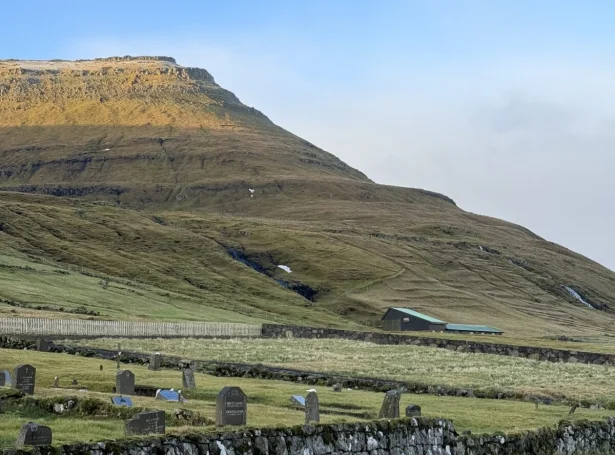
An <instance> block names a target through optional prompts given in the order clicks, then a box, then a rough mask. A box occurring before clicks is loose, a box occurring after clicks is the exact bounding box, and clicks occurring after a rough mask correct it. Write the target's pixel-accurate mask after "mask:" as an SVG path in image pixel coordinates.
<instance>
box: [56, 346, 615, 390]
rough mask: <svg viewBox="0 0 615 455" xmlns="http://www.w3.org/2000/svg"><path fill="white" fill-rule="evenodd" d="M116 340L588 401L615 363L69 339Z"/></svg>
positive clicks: (612, 382) (410, 350)
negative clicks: (589, 363)
mask: <svg viewBox="0 0 615 455" xmlns="http://www.w3.org/2000/svg"><path fill="white" fill-rule="evenodd" d="M118 342H121V345H122V349H124V350H126V351H141V352H154V351H158V352H162V353H166V354H169V355H176V356H183V357H187V358H192V359H203V360H219V361H224V362H243V363H262V364H265V365H273V366H283V367H289V368H297V369H301V370H311V371H319V372H335V373H340V374H347V375H350V376H372V377H378V378H387V379H396V380H402V381H409V382H413V381H415V382H420V383H425V384H430V385H448V386H455V387H460V388H463V387H467V388H495V389H500V390H506V391H509V390H510V391H519V392H522V393H523V394H527V395H532V394H542V395H550V396H553V397H559V396H562V395H565V396H566V397H569V398H573V399H580V400H581V399H582V400H589V401H591V402H615V368H613V367H609V366H600V365H585V364H571V363H550V362H538V361H533V360H528V359H520V358H515V357H508V356H498V355H489V354H464V353H458V352H453V351H449V350H446V349H436V348H427V347H416V346H383V345H377V344H372V343H363V342H356V341H347V340H300V339H279V340H278V339H275V340H270V339H241V340H237V339H236V340H194V339H193V340H189V339H183V340H163V339H146V340H134V339H132V340H131V339H122V340H117V339H96V340H78V341H73V342H72V343H73V344H76V345H87V346H95V347H101V348H107V349H116V347H117V343H118ZM65 343H68V344H70V343H71V342H70V341H68V340H67V341H65Z"/></svg>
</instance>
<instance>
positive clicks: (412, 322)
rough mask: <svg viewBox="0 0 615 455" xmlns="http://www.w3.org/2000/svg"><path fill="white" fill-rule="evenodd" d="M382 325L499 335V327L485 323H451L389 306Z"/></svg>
mask: <svg viewBox="0 0 615 455" xmlns="http://www.w3.org/2000/svg"><path fill="white" fill-rule="evenodd" d="M382 327H383V329H384V330H387V331H390V332H406V331H430V332H452V333H470V334H475V333H476V334H491V335H501V334H502V333H504V332H502V331H501V330H499V329H496V328H493V327H489V326H486V325H473V324H451V323H447V322H444V321H441V320H440V319H436V318H434V317H431V316H428V315H426V314H423V313H419V312H418V311H414V310H412V309H410V308H400V307H394V308H389V309H388V310H387V311H386V313H384V316H382Z"/></svg>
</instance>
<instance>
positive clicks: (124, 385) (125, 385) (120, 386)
mask: <svg viewBox="0 0 615 455" xmlns="http://www.w3.org/2000/svg"><path fill="white" fill-rule="evenodd" d="M115 391H116V392H117V393H119V394H120V395H134V394H135V375H134V374H133V373H132V371H130V370H120V371H118V372H117V375H116V377H115Z"/></svg>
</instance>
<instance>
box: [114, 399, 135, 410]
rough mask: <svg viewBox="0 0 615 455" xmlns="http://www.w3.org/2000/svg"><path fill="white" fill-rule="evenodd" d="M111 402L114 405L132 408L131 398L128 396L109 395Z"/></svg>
mask: <svg viewBox="0 0 615 455" xmlns="http://www.w3.org/2000/svg"><path fill="white" fill-rule="evenodd" d="M111 402H112V403H113V404H114V405H116V406H125V407H127V408H132V406H133V405H132V399H131V398H130V397H111Z"/></svg>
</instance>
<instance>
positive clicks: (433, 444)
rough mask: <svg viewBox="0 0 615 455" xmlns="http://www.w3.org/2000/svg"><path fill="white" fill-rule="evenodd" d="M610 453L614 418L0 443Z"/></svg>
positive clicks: (70, 452)
mask: <svg viewBox="0 0 615 455" xmlns="http://www.w3.org/2000/svg"><path fill="white" fill-rule="evenodd" d="M613 453H615V420H614V419H611V418H609V419H606V420H604V421H600V422H587V421H581V422H574V423H571V422H560V424H559V425H558V426H557V428H542V429H539V430H536V431H528V432H525V433H520V434H511V435H505V434H497V433H496V434H490V435H476V436H474V435H464V436H460V435H459V434H458V433H457V432H456V431H455V428H454V426H453V423H452V422H450V421H448V420H444V419H428V418H413V419H401V420H393V421H388V420H380V421H376V422H360V423H352V424H337V425H315V426H311V425H305V426H296V427H291V428H277V429H260V430H259V429H246V430H240V431H236V432H227V433H214V434H204V433H201V434H199V433H195V434H186V435H165V436H158V437H154V436H150V437H145V438H135V439H122V440H116V441H104V442H96V443H77V444H66V445H62V446H39V447H34V448H27V449H12V448H9V449H3V450H2V451H0V455H26V454H34V455H107V454H109V455H110V454H113V455H134V454H139V455H161V454H166V455H367V454H369V455H401V454H403V455H424V454H430V455H513V454H526V455H548V454H554V455H582V454H583V455H592V454H596V455H598V454H613Z"/></svg>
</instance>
